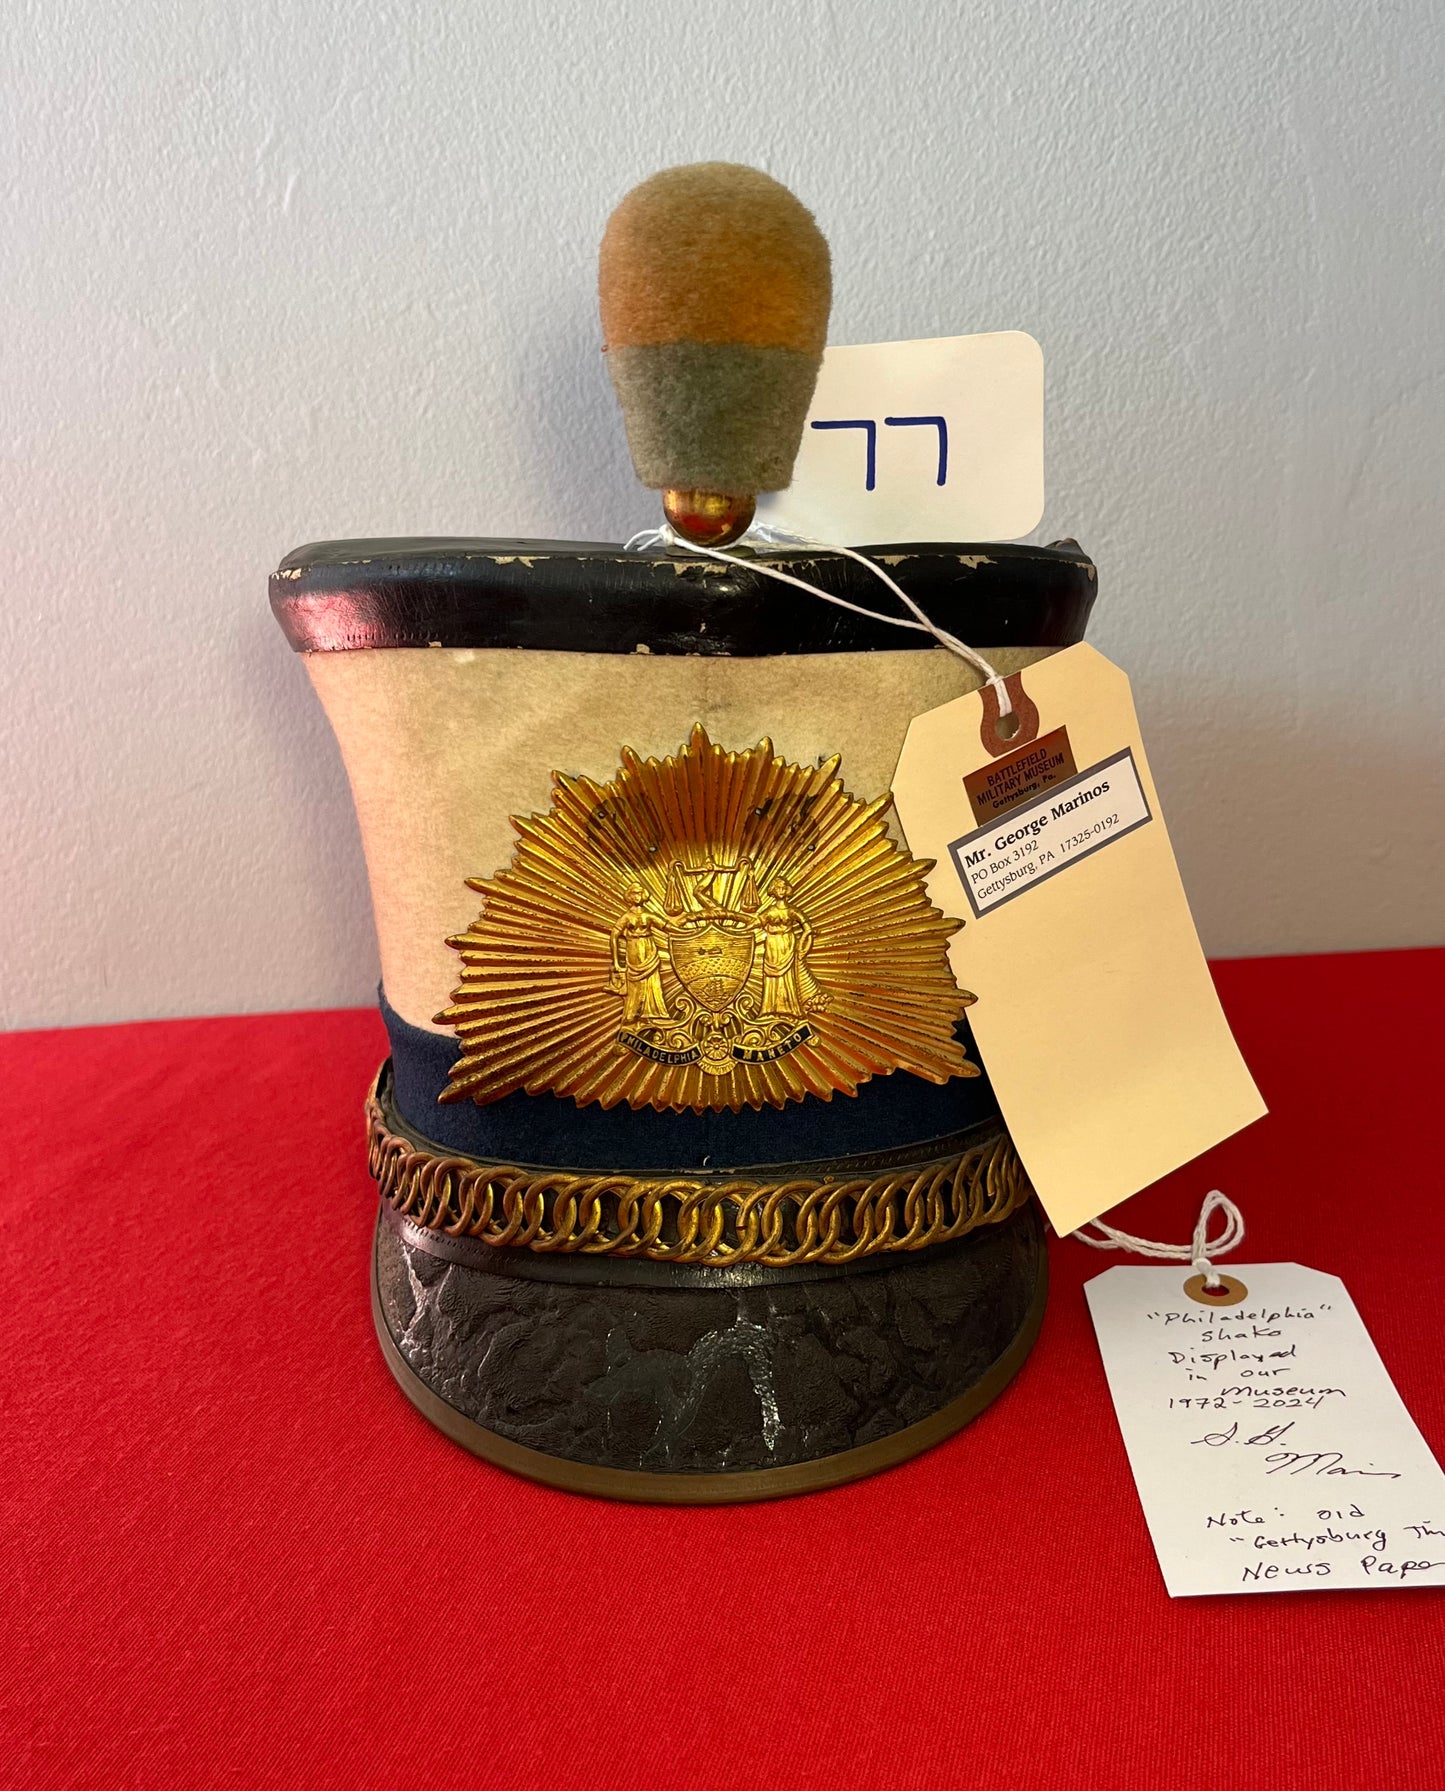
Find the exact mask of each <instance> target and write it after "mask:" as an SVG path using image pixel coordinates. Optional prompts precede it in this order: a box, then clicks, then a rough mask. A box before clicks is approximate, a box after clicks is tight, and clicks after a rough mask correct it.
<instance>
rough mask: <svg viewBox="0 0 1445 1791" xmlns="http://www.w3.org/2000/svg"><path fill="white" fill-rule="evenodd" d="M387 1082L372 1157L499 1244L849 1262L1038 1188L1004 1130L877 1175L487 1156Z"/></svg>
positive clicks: (958, 1226) (973, 1219)
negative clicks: (715, 1172)
mask: <svg viewBox="0 0 1445 1791" xmlns="http://www.w3.org/2000/svg"><path fill="white" fill-rule="evenodd" d="M379 1081H380V1077H379V1076H378V1082H376V1083H373V1084H372V1087H371V1090H370V1092H369V1093H368V1095H367V1098H366V1127H367V1167H368V1168H369V1170H370V1172H371V1174H372V1176H373V1178H374V1179H375V1181H376V1183H377V1186H378V1188H379V1190H380V1192H381V1197H382V1199H383V1200H384V1201H385V1202H386V1203H387V1204H388V1205H389V1206H390V1207H391V1208H392V1209H393V1210H394V1211H395V1212H397V1213H399V1214H401V1215H403V1216H404V1217H405V1218H407V1219H409V1220H410V1221H411V1223H412V1224H413V1225H416V1226H419V1227H421V1228H423V1229H425V1230H427V1231H433V1232H439V1233H442V1234H444V1235H446V1236H448V1237H468V1238H478V1239H480V1240H481V1241H482V1242H483V1243H486V1244H489V1245H491V1246H493V1247H494V1248H501V1247H513V1248H518V1249H526V1250H535V1251H555V1252H563V1253H573V1252H575V1253H579V1254H582V1255H586V1256H616V1257H624V1258H625V1257H644V1258H648V1259H650V1260H652V1261H655V1262H671V1263H679V1264H690V1265H708V1266H718V1267H724V1266H727V1265H729V1264H734V1263H760V1264H764V1265H767V1266H770V1267H776V1268H786V1267H791V1266H793V1265H795V1264H817V1265H820V1266H822V1265H826V1266H840V1265H843V1264H846V1263H852V1262H856V1261H858V1260H859V1259H860V1258H863V1257H868V1256H875V1255H879V1254H881V1253H883V1252H891V1251H909V1250H923V1249H926V1248H927V1247H928V1246H930V1245H932V1244H942V1243H947V1242H948V1241H949V1240H951V1239H953V1238H958V1237H962V1236H963V1235H964V1234H965V1233H966V1232H969V1231H972V1230H974V1229H975V1228H977V1227H978V1226H980V1225H992V1224H997V1223H998V1221H1000V1220H1001V1219H1006V1218H1008V1216H1009V1215H1010V1214H1011V1213H1014V1212H1016V1211H1017V1210H1018V1208H1019V1207H1020V1206H1022V1205H1023V1203H1024V1202H1025V1201H1026V1200H1027V1199H1028V1198H1029V1195H1030V1193H1031V1192H1032V1190H1031V1189H1030V1187H1029V1183H1028V1178H1027V1176H1026V1175H1025V1174H1024V1169H1023V1165H1022V1164H1021V1163H1020V1161H1019V1159H1018V1155H1017V1153H1016V1152H1015V1150H1014V1148H1013V1144H1012V1142H1011V1141H1010V1139H1009V1137H1008V1134H1007V1133H1006V1132H997V1133H994V1134H993V1135H991V1136H989V1137H987V1138H985V1139H982V1140H981V1141H979V1142H978V1143H977V1144H974V1145H972V1146H971V1147H970V1148H968V1149H966V1150H962V1151H955V1152H953V1153H951V1154H950V1155H948V1156H945V1157H942V1158H937V1159H933V1160H930V1161H922V1162H914V1163H905V1164H900V1165H896V1166H890V1167H889V1168H888V1169H886V1170H885V1171H882V1172H880V1173H876V1174H873V1175H858V1174H856V1173H855V1174H853V1175H849V1174H847V1173H840V1174H837V1175H826V1174H824V1175H818V1176H808V1175H794V1176H790V1177H788V1178H786V1179H777V1180H769V1179H765V1178H764V1177H762V1176H754V1175H739V1176H731V1177H727V1178H711V1177H694V1176H667V1177H662V1176H636V1175H626V1174H598V1173H596V1172H590V1171H581V1172H579V1171H576V1170H568V1169H547V1168H537V1167H522V1166H517V1165H510V1164H504V1163H483V1162H479V1161H478V1160H477V1159H476V1158H474V1157H462V1156H448V1155H444V1154H442V1153H440V1152H438V1151H434V1150H428V1149H427V1148H426V1146H425V1144H424V1142H423V1141H421V1140H420V1139H418V1138H416V1137H415V1136H408V1135H406V1134H405V1133H404V1132H403V1131H402V1130H400V1129H398V1122H396V1121H395V1120H394V1119H393V1117H392V1116H391V1115H390V1114H389V1112H388V1110H387V1108H386V1106H385V1105H384V1104H383V1101H382V1099H381V1097H380V1093H379V1089H378V1083H379Z"/></svg>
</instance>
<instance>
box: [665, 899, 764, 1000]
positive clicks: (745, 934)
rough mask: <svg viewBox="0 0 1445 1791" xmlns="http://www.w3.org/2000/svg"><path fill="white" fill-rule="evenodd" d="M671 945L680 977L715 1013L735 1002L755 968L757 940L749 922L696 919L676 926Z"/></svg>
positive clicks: (696, 998)
mask: <svg viewBox="0 0 1445 1791" xmlns="http://www.w3.org/2000/svg"><path fill="white" fill-rule="evenodd" d="M668 948H669V953H668V955H669V956H670V957H671V959H672V969H673V974H674V975H675V976H676V977H677V980H678V981H679V982H680V983H681V984H682V986H683V987H684V988H685V989H686V990H687V992H688V994H689V995H691V996H692V997H693V999H694V1000H695V1001H700V1002H701V1003H702V1005H703V1006H704V1007H705V1008H707V1009H708V1010H709V1011H710V1012H712V1013H715V1014H716V1013H721V1012H722V1011H723V1010H724V1009H725V1008H728V1007H730V1006H731V1005H732V1003H733V1002H734V1001H735V1000H736V999H737V997H738V996H739V995H740V994H741V993H742V991H743V987H744V985H745V984H746V983H747V980H748V977H749V975H750V974H751V972H752V968H753V951H754V948H755V941H754V938H753V930H752V927H751V926H749V925H748V924H747V923H746V922H740V923H737V924H734V925H733V926H728V925H727V924H726V923H724V922H718V921H715V920H707V921H704V922H702V923H701V924H699V923H698V922H696V921H694V922H692V923H690V924H689V925H686V926H682V927H679V928H677V930H676V931H675V932H674V933H673V934H672V935H671V937H670V938H669V940H668Z"/></svg>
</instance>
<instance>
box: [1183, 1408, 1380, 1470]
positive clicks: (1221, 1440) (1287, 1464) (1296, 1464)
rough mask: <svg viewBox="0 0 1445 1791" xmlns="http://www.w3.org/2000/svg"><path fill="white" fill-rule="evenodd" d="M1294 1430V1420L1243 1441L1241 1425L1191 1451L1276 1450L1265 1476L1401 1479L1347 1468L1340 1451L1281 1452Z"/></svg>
mask: <svg viewBox="0 0 1445 1791" xmlns="http://www.w3.org/2000/svg"><path fill="white" fill-rule="evenodd" d="M1293 1429H1294V1420H1293V1419H1291V1421H1290V1422H1289V1423H1288V1424H1271V1425H1270V1427H1269V1429H1268V1430H1261V1431H1260V1432H1259V1434H1258V1435H1257V1436H1252V1437H1242V1436H1241V1435H1240V1434H1239V1425H1238V1424H1237V1423H1236V1424H1231V1425H1230V1427H1229V1429H1228V1430H1212V1431H1210V1432H1209V1434H1208V1435H1207V1436H1202V1437H1193V1438H1191V1439H1190V1441H1191V1447H1195V1448H1197V1447H1198V1446H1199V1445H1201V1444H1203V1445H1204V1446H1205V1447H1206V1448H1209V1449H1222V1448H1224V1447H1225V1445H1226V1444H1228V1443H1238V1444H1239V1445H1240V1447H1241V1448H1245V1449H1274V1453H1273V1454H1272V1455H1266V1456H1265V1458H1264V1459H1265V1463H1266V1466H1265V1470H1264V1471H1265V1473H1266V1474H1289V1475H1290V1476H1294V1475H1296V1474H1357V1475H1360V1476H1361V1477H1363V1478H1364V1479H1368V1480H1398V1479H1399V1478H1400V1476H1399V1475H1398V1474H1396V1473H1393V1472H1392V1471H1391V1470H1390V1469H1388V1468H1347V1467H1346V1466H1345V1465H1344V1462H1345V1458H1344V1455H1343V1453H1342V1452H1341V1451H1340V1450H1338V1449H1313V1450H1305V1449H1288V1448H1286V1449H1279V1448H1275V1445H1276V1444H1279V1443H1282V1442H1284V1440H1285V1438H1286V1436H1287V1435H1288V1434H1289V1432H1290V1431H1292V1430H1293Z"/></svg>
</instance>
